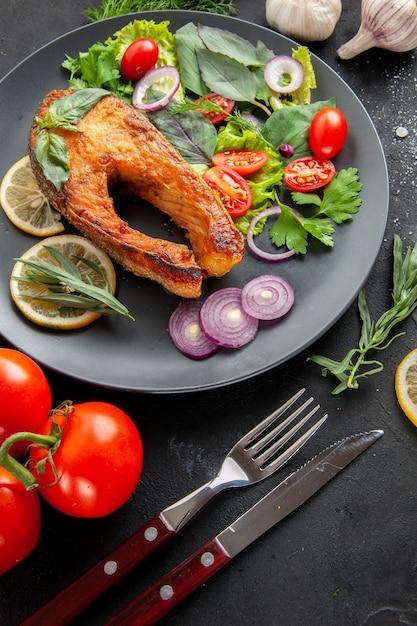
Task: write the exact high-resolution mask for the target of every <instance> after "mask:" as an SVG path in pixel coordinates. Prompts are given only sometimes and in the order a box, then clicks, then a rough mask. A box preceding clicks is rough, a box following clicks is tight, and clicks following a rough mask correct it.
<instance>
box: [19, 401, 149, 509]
mask: <svg viewBox="0 0 417 626" xmlns="http://www.w3.org/2000/svg"><path fill="white" fill-rule="evenodd" d="M72 409H73V411H72V412H70V414H69V416H68V418H67V422H66V424H65V428H64V430H63V434H62V438H61V442H60V445H59V446H58V448H57V449H56V452H55V453H54V454H53V462H54V465H55V469H56V473H57V480H56V477H55V475H54V473H53V468H52V466H51V464H50V463H49V462H47V463H46V465H45V471H44V473H41V472H40V471H39V472H38V471H37V468H36V466H34V465H33V464H34V463H38V462H39V461H42V460H43V459H45V457H46V456H47V453H48V452H47V450H45V449H44V448H40V447H38V448H37V447H35V446H33V447H32V448H31V449H30V463H29V468H30V470H31V472H32V474H33V475H34V476H35V478H36V479H37V481H38V483H39V485H40V489H39V493H40V494H41V495H42V496H43V497H44V498H45V500H46V501H47V502H49V504H51V506H53V507H55V508H56V509H58V510H59V511H61V512H62V513H65V514H67V515H72V516H74V517H91V518H93V517H100V516H103V515H108V514H109V513H112V512H113V511H115V510H116V509H118V508H119V507H121V506H122V505H123V504H124V503H125V502H126V501H127V500H128V498H130V496H131V495H132V493H133V491H134V489H135V488H136V485H137V483H138V481H139V478H140V475H141V471H142V460H143V451H142V442H141V438H140V436H139V433H138V431H137V429H136V426H135V425H134V423H133V421H132V420H131V419H130V418H129V416H128V415H127V414H126V413H125V412H124V411H122V410H121V409H119V408H118V407H116V406H114V405H112V404H109V403H107V402H83V403H80V404H74V405H73V406H72ZM53 419H54V422H55V423H57V424H58V425H59V426H60V427H61V428H62V426H63V425H64V422H65V419H64V414H63V412H62V411H58V412H56V414H55V415H54V418H53ZM50 431H51V420H50V419H48V420H47V422H45V423H44V424H43V426H41V428H39V429H38V433H39V434H41V435H48V434H49V433H50Z"/></svg>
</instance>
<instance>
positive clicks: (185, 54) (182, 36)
mask: <svg viewBox="0 0 417 626" xmlns="http://www.w3.org/2000/svg"><path fill="white" fill-rule="evenodd" d="M175 43H176V46H177V54H178V63H179V69H180V74H181V82H182V84H183V86H184V87H185V88H186V89H189V90H190V91H191V92H192V93H195V94H197V95H198V96H203V95H204V94H205V93H207V89H206V87H205V85H204V83H203V81H202V80H201V74H200V68H199V66H198V61H197V56H196V51H197V50H199V49H202V48H204V44H203V42H202V41H201V39H200V37H199V35H198V30H197V26H196V25H195V24H192V23H191V22H190V23H189V24H186V25H185V26H183V27H182V28H180V29H179V30H177V33H176V35H175Z"/></svg>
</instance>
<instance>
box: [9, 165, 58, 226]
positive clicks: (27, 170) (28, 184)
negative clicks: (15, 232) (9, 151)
mask: <svg viewBox="0 0 417 626" xmlns="http://www.w3.org/2000/svg"><path fill="white" fill-rule="evenodd" d="M0 204H1V206H2V208H3V211H4V212H5V213H6V215H7V217H8V218H9V220H10V221H11V222H12V224H14V225H15V226H16V227H17V228H19V229H20V230H23V231H24V232H26V233H29V234H30V235H35V236H38V237H50V236H51V235H57V234H58V233H61V232H62V231H63V230H64V225H63V224H62V223H61V221H60V220H61V215H60V214H59V213H58V211H55V210H54V209H52V207H51V205H50V204H49V201H48V199H47V198H46V197H45V195H44V194H43V193H42V191H41V190H40V188H39V185H38V183H37V181H36V178H35V175H34V174H33V171H32V168H31V165H30V160H29V156H28V155H26V156H24V157H23V158H22V159H20V160H19V161H16V163H14V164H13V165H12V166H11V168H10V169H9V170H8V171H7V172H6V174H5V175H4V178H3V180H2V182H1V186H0Z"/></svg>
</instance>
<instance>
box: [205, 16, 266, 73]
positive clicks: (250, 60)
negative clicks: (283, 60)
mask: <svg viewBox="0 0 417 626" xmlns="http://www.w3.org/2000/svg"><path fill="white" fill-rule="evenodd" d="M198 34H199V36H200V38H201V39H202V41H203V42H204V44H205V46H206V47H207V48H208V49H209V50H211V51H212V52H219V53H221V54H224V55H226V56H228V57H231V58H232V59H235V60H236V61H239V63H242V64H243V65H246V66H252V65H253V66H258V65H264V64H265V60H264V59H263V58H262V56H263V55H260V54H259V53H258V52H259V50H258V48H256V47H255V46H254V45H253V44H252V43H250V42H249V41H248V40H247V39H243V37H240V36H239V35H235V34H234V33H231V32H229V31H227V30H221V29H220V28H213V27H210V26H202V25H199V27H198ZM263 52H264V50H263ZM273 56H274V55H273V53H272V52H271V56H270V57H269V58H272V57H273ZM268 60H269V59H268Z"/></svg>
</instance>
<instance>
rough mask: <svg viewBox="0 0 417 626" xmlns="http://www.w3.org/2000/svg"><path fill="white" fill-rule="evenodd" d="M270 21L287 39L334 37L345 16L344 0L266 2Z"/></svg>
mask: <svg viewBox="0 0 417 626" xmlns="http://www.w3.org/2000/svg"><path fill="white" fill-rule="evenodd" d="M265 9H266V21H267V22H268V24H269V26H271V27H272V28H274V29H275V30H277V31H278V32H279V33H282V34H283V35H287V36H288V37H292V38H293V39H300V40H301V41H323V40H324V39H327V38H328V37H330V35H331V34H332V33H333V31H334V27H335V26H336V23H337V21H338V19H339V17H340V15H341V13H342V2H341V0H266V4H265Z"/></svg>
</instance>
